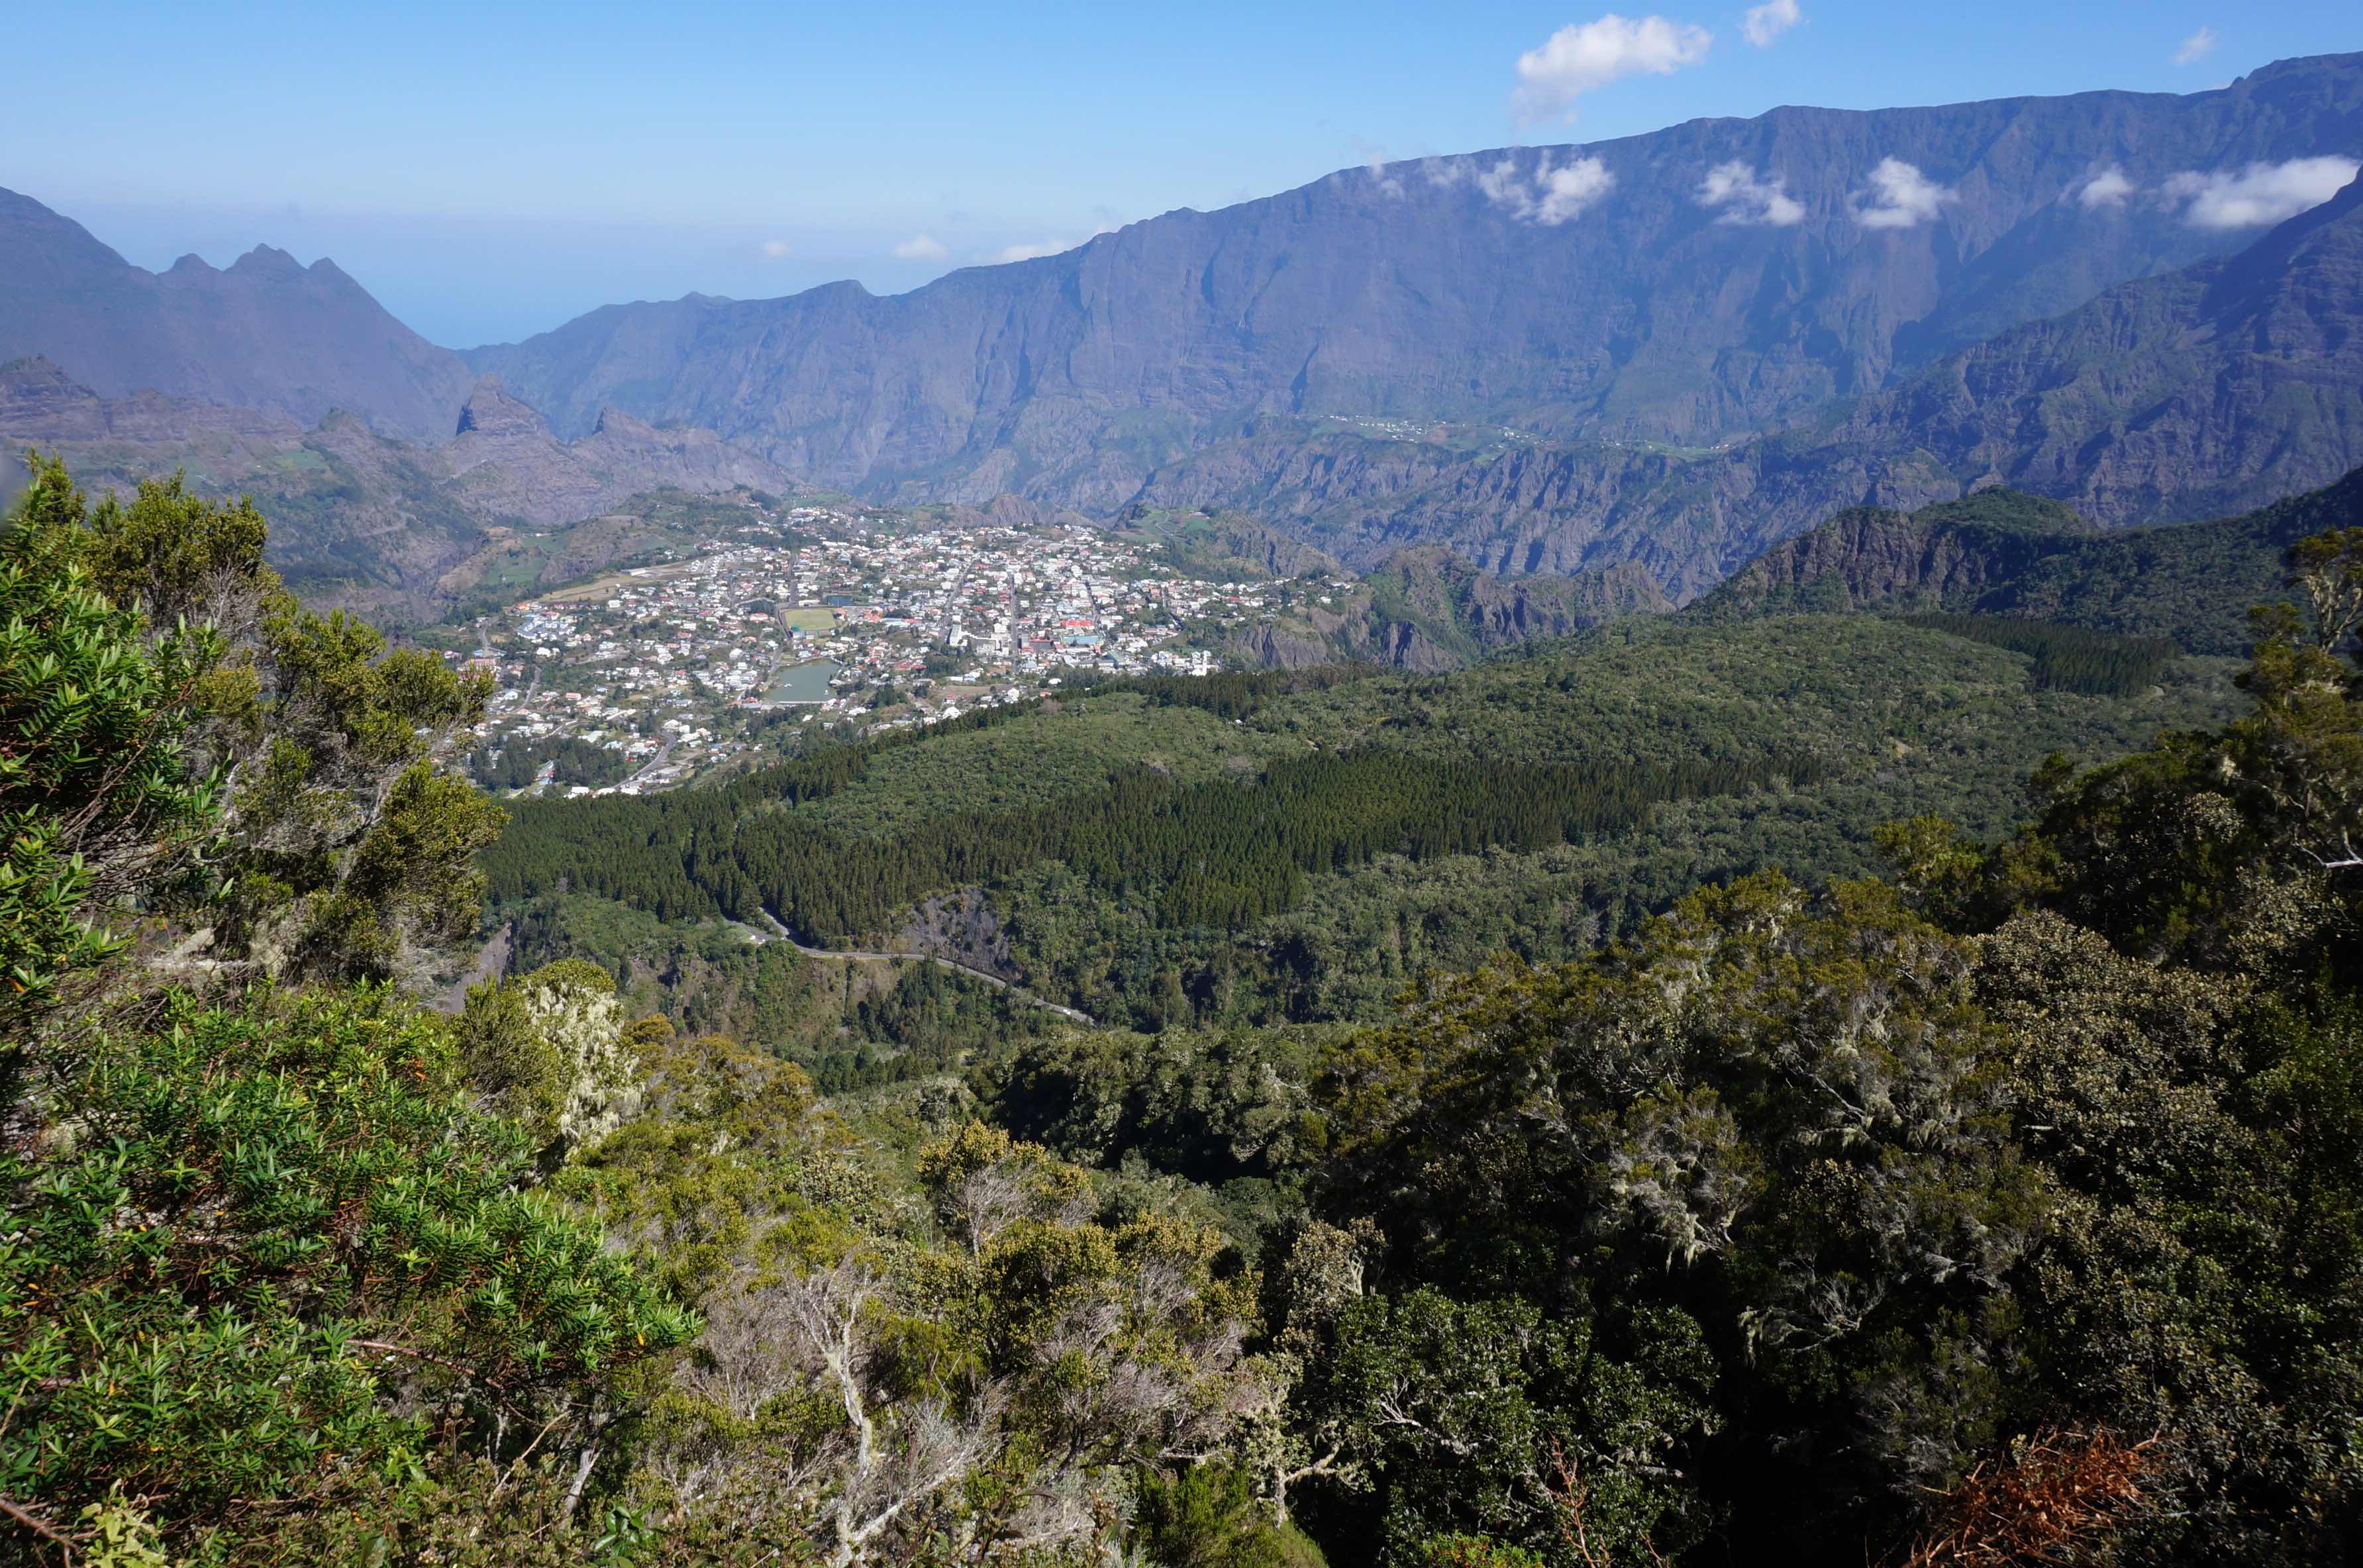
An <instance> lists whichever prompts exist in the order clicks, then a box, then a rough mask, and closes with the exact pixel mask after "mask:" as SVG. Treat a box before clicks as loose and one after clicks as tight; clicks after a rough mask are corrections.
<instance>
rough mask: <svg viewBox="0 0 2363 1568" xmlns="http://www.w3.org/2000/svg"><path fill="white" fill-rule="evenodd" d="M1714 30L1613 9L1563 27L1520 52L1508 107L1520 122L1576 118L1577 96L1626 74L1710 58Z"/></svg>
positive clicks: (1661, 71)
mask: <svg viewBox="0 0 2363 1568" xmlns="http://www.w3.org/2000/svg"><path fill="white" fill-rule="evenodd" d="M1712 43H1714V34H1713V33H1710V32H1708V31H1707V30H1706V29H1705V28H1697V27H1692V26H1691V25H1690V24H1689V23H1688V22H1670V21H1668V20H1667V19H1666V18H1665V17H1636V18H1627V17H1620V16H1618V15H1616V14H1615V13H1614V11H1612V12H1610V13H1609V14H1608V15H1606V16H1604V17H1601V18H1600V19H1599V20H1597V21H1592V22H1586V23H1584V24H1583V25H1582V26H1581V27H1576V26H1573V25H1570V26H1568V27H1564V28H1560V29H1559V31H1557V32H1555V33H1553V34H1552V35H1551V36H1550V37H1549V38H1548V39H1545V40H1544V42H1543V46H1542V48H1540V49H1530V50H1526V51H1525V53H1524V54H1521V55H1520V56H1518V85H1517V90H1516V91H1515V92H1514V93H1512V94H1510V112H1511V114H1512V115H1513V116H1515V117H1516V119H1517V122H1518V123H1519V124H1520V125H1525V126H1530V125H1534V124H1537V122H1539V121H1543V120H1552V119H1573V118H1574V117H1575V101H1576V99H1577V98H1579V97H1581V95H1582V94H1586V93H1589V92H1591V91H1592V89H1593V88H1595V87H1604V86H1606V85H1607V84H1608V83H1611V82H1614V81H1616V80H1618V79H1619V78H1621V77H1625V76H1643V75H1654V76H1665V75H1668V74H1670V73H1671V72H1675V71H1678V70H1680V69H1681V67H1683V66H1685V65H1696V64H1697V63H1698V62H1699V61H1702V60H1704V59H1705V58H1706V51H1707V46H1708V45H1710V44H1712Z"/></svg>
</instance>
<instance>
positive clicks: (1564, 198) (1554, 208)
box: [1535, 158, 1616, 224]
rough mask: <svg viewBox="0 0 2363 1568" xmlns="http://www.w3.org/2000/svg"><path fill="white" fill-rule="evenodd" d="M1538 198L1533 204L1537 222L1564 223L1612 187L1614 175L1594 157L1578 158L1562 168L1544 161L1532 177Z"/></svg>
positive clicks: (1614, 180) (1614, 183)
mask: <svg viewBox="0 0 2363 1568" xmlns="http://www.w3.org/2000/svg"><path fill="white" fill-rule="evenodd" d="M1536 186H1537V190H1538V191H1539V192H1540V193H1541V196H1542V199H1541V200H1540V201H1538V202H1537V203H1536V204H1535V221H1536V222H1537V223H1552V224H1557V223H1565V222H1567V220H1568V219H1570V218H1571V217H1577V216H1580V215H1581V214H1582V212H1583V209H1584V208H1586V207H1588V206H1590V205H1591V204H1592V203H1594V202H1596V201H1598V200H1599V199H1600V198H1601V197H1603V196H1604V195H1606V194H1607V193H1609V192H1610V191H1612V190H1614V189H1615V187H1616V176H1615V175H1614V174H1611V173H1610V172H1608V166H1607V165H1606V164H1604V163H1603V162H1601V161H1600V160H1598V159H1597V158H1579V159H1577V160H1575V161H1574V162H1572V163H1570V164H1569V165H1568V166H1567V167H1566V168H1564V169H1553V168H1552V167H1551V166H1550V163H1549V161H1548V160H1545V161H1544V163H1543V168H1542V172H1541V173H1540V174H1539V175H1538V176H1537V179H1536Z"/></svg>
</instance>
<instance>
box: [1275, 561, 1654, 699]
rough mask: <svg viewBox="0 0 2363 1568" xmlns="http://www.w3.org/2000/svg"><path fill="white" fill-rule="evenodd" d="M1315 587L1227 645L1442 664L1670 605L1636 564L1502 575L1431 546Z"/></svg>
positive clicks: (1292, 657)
mask: <svg viewBox="0 0 2363 1568" xmlns="http://www.w3.org/2000/svg"><path fill="white" fill-rule="evenodd" d="M1318 587H1319V590H1320V591H1318V592H1308V593H1300V594H1298V595H1297V596H1296V597H1295V600H1294V602H1292V604H1291V605H1290V606H1289V613H1287V614H1286V615H1284V616H1283V617H1282V618H1281V621H1280V622H1278V623H1277V624H1263V625H1259V626H1256V627H1254V628H1252V629H1250V630H1248V631H1247V632H1244V633H1242V634H1241V635H1239V636H1238V638H1237V639H1236V640H1235V642H1234V643H1233V645H1232V647H1233V651H1234V652H1236V653H1237V654H1238V655H1239V656H1240V657H1244V658H1247V659H1248V660H1249V661H1251V662H1253V663H1257V664H1263V665H1270V666H1274V667H1278V668H1290V669H1296V668H1304V667H1305V666H1307V665H1315V664H1327V663H1331V662H1335V661H1338V660H1360V661H1366V662H1369V663H1371V664H1382V665H1388V666H1391V667H1392V668H1397V669H1413V670H1428V671H1440V670H1447V669H1459V668H1463V667H1464V666H1467V665H1470V664H1473V663H1475V662H1476V661H1477V660H1478V659H1481V658H1483V657H1486V656H1487V655H1488V654H1492V653H1498V652H1500V651H1501V650H1503V649H1504V648H1509V647H1514V646H1517V645H1518V644H1520V643H1525V642H1530V641H1532V640H1534V639H1536V638H1537V637H1559V636H1565V635H1568V634H1570V633H1571V632H1579V631H1581V630H1583V629H1584V628H1585V627H1587V626H1596V625H1599V624H1602V623H1603V622H1606V621H1613V620H1615V619H1617V618H1618V617H1620V616H1624V615H1641V614H1663V613H1666V612H1668V611H1670V610H1671V609H1672V605H1671V603H1670V602H1669V601H1668V600H1667V599H1666V597H1665V595H1664V594H1663V593H1662V592H1660V591H1659V589H1658V585H1657V583H1656V582H1655V581H1654V580H1651V578H1650V577H1649V575H1648V574H1647V572H1645V571H1643V570H1641V569H1639V568H1637V567H1634V566H1624V567H1617V568H1614V569H1610V570H1607V571H1600V572H1584V573H1581V574H1579V575H1577V576H1574V577H1513V578H1503V577H1496V576H1494V575H1493V574H1492V573H1490V572H1484V571H1480V570H1478V569H1476V568H1475V567H1472V566H1470V564H1469V563H1468V562H1467V561H1464V560H1462V559H1460V558H1459V557H1457V556H1454V555H1452V554H1451V553H1450V552H1448V551H1447V550H1443V549H1439V548H1437V547H1422V548H1419V549H1412V550H1403V551H1401V552H1398V553H1397V554H1396V555H1394V556H1392V557H1390V558H1388V559H1387V560H1386V561H1385V562H1384V563H1383V564H1382V565H1381V566H1380V568H1379V569H1377V570H1376V571H1374V572H1372V573H1370V575H1369V576H1368V577H1366V578H1364V579H1363V580H1361V581H1360V582H1359V584H1357V585H1356V586H1355V587H1354V588H1352V589H1350V590H1344V591H1335V590H1334V584H1333V583H1330V582H1324V583H1321V584H1319V585H1318Z"/></svg>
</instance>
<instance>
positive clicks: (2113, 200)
mask: <svg viewBox="0 0 2363 1568" xmlns="http://www.w3.org/2000/svg"><path fill="white" fill-rule="evenodd" d="M2135 189H2136V187H2135V185H2134V182H2132V181H2131V180H2128V179H2126V178H2125V171H2124V170H2122V169H2120V168H2118V167H2117V166H2116V165H2115V164H2113V163H2112V164H2110V165H2109V166H2108V167H2107V168H2106V169H2103V170H2102V171H2100V172H2099V173H2098V174H2095V175H2093V176H2092V177H2091V179H2090V180H2087V181H2085V182H2084V188H2083V189H2082V190H2080V191H2079V192H2077V193H2076V199H2077V200H2078V201H2079V202H2080V203H2082V204H2083V206H2084V210H2085V211H2086V212H2097V211H2099V210H2100V209H2101V208H2102V207H2108V208H2112V209H2113V208H2117V207H2122V206H2124V204H2125V198H2126V197H2128V196H2130V195H2132V194H2133V193H2134V191H2135Z"/></svg>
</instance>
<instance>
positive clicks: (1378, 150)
mask: <svg viewBox="0 0 2363 1568" xmlns="http://www.w3.org/2000/svg"><path fill="white" fill-rule="evenodd" d="M1354 150H1355V151H1356V152H1359V153H1360V154H1361V155H1362V167H1363V168H1364V169H1367V170H1369V171H1370V178H1371V180H1372V181H1373V182H1376V183H1377V185H1378V187H1379V191H1380V193H1381V194H1382V195H1389V196H1400V195H1402V194H1403V182H1402V181H1401V180H1399V179H1397V178H1396V177H1395V176H1393V175H1392V174H1390V173H1388V172H1387V149H1385V148H1383V147H1381V146H1380V145H1378V144H1377V143H1376V142H1369V141H1364V140H1362V139H1361V138H1359V137H1357V138H1354Z"/></svg>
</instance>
